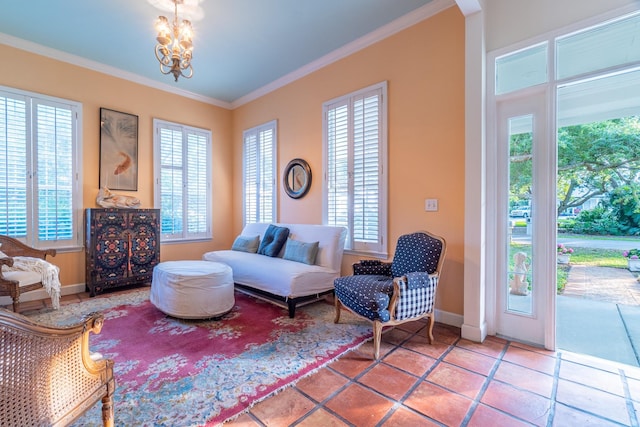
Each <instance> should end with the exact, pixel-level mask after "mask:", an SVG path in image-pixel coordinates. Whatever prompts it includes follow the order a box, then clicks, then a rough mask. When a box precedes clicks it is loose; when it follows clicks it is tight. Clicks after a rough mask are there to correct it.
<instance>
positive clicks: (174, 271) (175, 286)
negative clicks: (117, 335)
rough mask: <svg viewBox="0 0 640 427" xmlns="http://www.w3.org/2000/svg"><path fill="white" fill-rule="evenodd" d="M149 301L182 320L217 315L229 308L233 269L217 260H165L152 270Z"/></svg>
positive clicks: (230, 305)
mask: <svg viewBox="0 0 640 427" xmlns="http://www.w3.org/2000/svg"><path fill="white" fill-rule="evenodd" d="M150 299H151V303H152V304H153V305H155V306H156V307H157V308H158V309H159V310H160V311H162V312H164V313H166V314H168V315H170V316H174V317H179V318H182V319H206V318H210V317H216V316H221V315H222V314H224V313H226V312H228V311H229V310H231V309H232V308H233V305H234V304H235V297H234V294H233V272H232V271H231V267H229V266H228V265H226V264H223V263H221V262H211V261H195V260H194V261H165V262H161V263H160V264H158V265H156V266H155V268H154V269H153V280H152V282H151V298H150Z"/></svg>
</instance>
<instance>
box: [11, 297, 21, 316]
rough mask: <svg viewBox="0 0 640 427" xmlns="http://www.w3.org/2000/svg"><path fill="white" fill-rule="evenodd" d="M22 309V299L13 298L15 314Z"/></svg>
mask: <svg viewBox="0 0 640 427" xmlns="http://www.w3.org/2000/svg"><path fill="white" fill-rule="evenodd" d="M19 308H20V297H13V312H14V313H17V312H18V310H19Z"/></svg>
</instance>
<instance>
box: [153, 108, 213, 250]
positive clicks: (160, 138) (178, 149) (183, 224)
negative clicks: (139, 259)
mask: <svg viewBox="0 0 640 427" xmlns="http://www.w3.org/2000/svg"><path fill="white" fill-rule="evenodd" d="M154 127H155V128H156V137H157V141H156V143H155V145H156V150H155V151H156V153H159V155H158V154H156V161H155V164H156V167H155V169H156V200H159V201H160V206H159V207H160V218H161V222H160V229H161V233H162V239H163V240H164V241H171V240H194V239H204V238H209V237H210V236H211V226H210V224H211V202H210V201H211V197H212V195H211V178H210V177H211V172H210V165H211V134H210V133H209V132H208V131H203V130H200V129H196V128H191V127H188V126H182V125H178V124H172V123H168V122H163V121H160V120H154Z"/></svg>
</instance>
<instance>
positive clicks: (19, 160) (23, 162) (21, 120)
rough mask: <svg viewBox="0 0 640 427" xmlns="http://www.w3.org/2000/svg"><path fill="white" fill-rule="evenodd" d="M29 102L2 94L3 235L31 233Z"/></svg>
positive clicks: (0, 187) (0, 167)
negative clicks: (28, 190)
mask: <svg viewBox="0 0 640 427" xmlns="http://www.w3.org/2000/svg"><path fill="white" fill-rule="evenodd" d="M27 129H28V128H27V103H26V100H25V99H15V98H9V97H6V96H4V97H0V150H2V152H1V153H0V210H1V211H2V212H1V214H0V234H5V235H8V236H12V237H15V238H25V237H26V236H27V207H28V205H27Z"/></svg>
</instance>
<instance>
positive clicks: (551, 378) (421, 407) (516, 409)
mask: <svg viewBox="0 0 640 427" xmlns="http://www.w3.org/2000/svg"><path fill="white" fill-rule="evenodd" d="M86 298H88V294H78V295H71V296H65V297H63V298H62V303H63V304H64V303H71V302H77V301H80V300H83V299H86ZM47 304H49V303H48V301H33V302H25V303H22V304H21V308H20V311H21V312H23V313H27V312H28V311H30V310H34V309H39V308H42V307H44V306H45V305H47ZM424 328H425V323H423V322H413V323H408V324H405V325H401V326H398V327H396V328H395V329H392V330H390V331H388V332H386V333H385V334H384V335H383V343H382V348H381V357H380V359H379V360H378V361H374V360H372V357H371V356H372V345H371V343H367V344H365V345H364V346H362V347H361V348H360V349H358V350H355V351H352V352H350V353H347V354H346V355H344V356H343V357H341V358H340V359H338V360H337V361H335V362H333V363H332V364H330V365H328V366H327V367H325V368H323V369H321V370H319V371H318V372H316V373H315V374H313V375H311V376H309V377H306V378H304V379H302V380H301V381H299V382H298V383H297V384H296V385H295V386H293V387H290V388H288V389H285V390H284V391H282V392H280V393H278V394H276V395H274V396H272V397H270V398H268V399H266V400H264V401H262V402H260V403H258V404H256V405H255V406H254V407H253V408H251V410H250V411H249V412H248V413H245V414H243V415H242V416H240V417H239V418H237V419H236V420H234V421H231V422H228V423H226V424H225V427H226V426H234V427H239V426H240V427H249V426H314V427H315V426H323V427H324V426H358V427H367V426H443V425H444V426H532V425H535V426H559V427H564V426H621V425H624V426H633V427H638V426H639V423H638V421H639V418H640V416H639V414H638V411H640V368H636V367H632V366H627V365H621V364H615V363H613V362H608V361H605V360H601V359H596V358H592V357H588V356H582V355H578V354H574V353H567V352H550V351H545V350H541V349H538V348H533V347H529V346H527V345H523V344H519V343H516V342H510V341H505V340H502V339H499V338H494V337H489V338H487V340H486V341H485V342H484V343H483V344H478V343H474V342H471V341H467V340H464V339H461V338H460V330H459V329H457V328H453V327H449V326H446V325H441V324H436V326H435V330H434V335H435V342H434V343H433V344H431V345H430V344H428V342H427V339H426V333H425V329H424Z"/></svg>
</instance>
